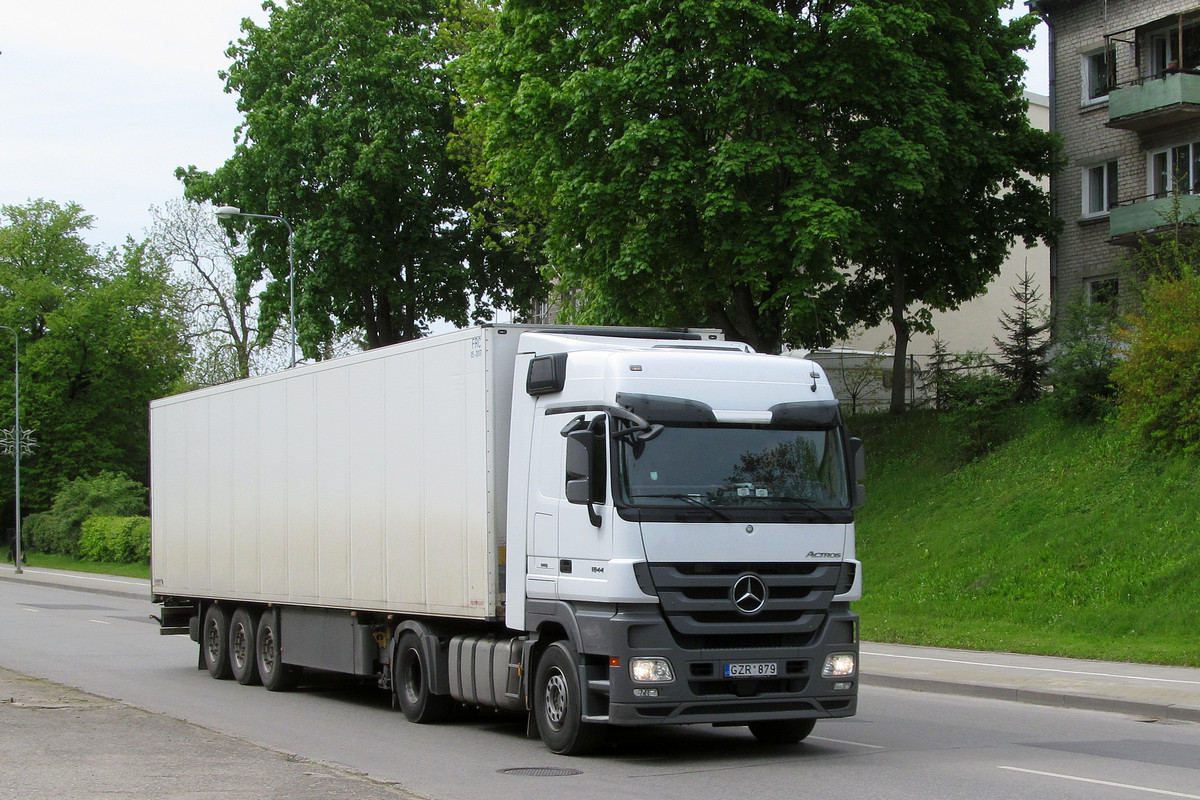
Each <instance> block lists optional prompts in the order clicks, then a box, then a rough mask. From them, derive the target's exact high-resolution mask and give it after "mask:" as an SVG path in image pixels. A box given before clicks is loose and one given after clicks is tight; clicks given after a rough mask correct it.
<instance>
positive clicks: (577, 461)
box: [567, 429, 605, 528]
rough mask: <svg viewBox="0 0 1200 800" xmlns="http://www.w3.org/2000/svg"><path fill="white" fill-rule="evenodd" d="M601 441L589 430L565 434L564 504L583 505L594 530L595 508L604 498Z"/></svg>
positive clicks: (595, 521)
mask: <svg viewBox="0 0 1200 800" xmlns="http://www.w3.org/2000/svg"><path fill="white" fill-rule="evenodd" d="M603 441H604V440H603V438H599V437H597V436H596V434H595V433H593V432H592V431H591V430H590V429H584V430H581V431H572V432H571V433H568V434H567V502H568V503H574V504H576V505H586V506H587V507H588V519H589V520H591V523H592V524H593V525H595V526H596V527H597V528H599V527H600V522H601V520H600V515H599V514H598V513H597V512H596V508H595V504H596V503H603V502H604V498H605V491H604V448H603V447H602V446H601V442H603Z"/></svg>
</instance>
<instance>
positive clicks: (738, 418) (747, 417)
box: [713, 409, 774, 425]
mask: <svg viewBox="0 0 1200 800" xmlns="http://www.w3.org/2000/svg"><path fill="white" fill-rule="evenodd" d="M713 416H714V417H716V418H717V422H724V423H734V424H736V423H741V424H743V425H770V424H771V420H772V418H773V416H774V415H773V414H772V413H771V412H770V411H731V410H725V411H721V410H718V409H713Z"/></svg>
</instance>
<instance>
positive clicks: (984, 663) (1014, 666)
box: [861, 650, 1200, 686]
mask: <svg viewBox="0 0 1200 800" xmlns="http://www.w3.org/2000/svg"><path fill="white" fill-rule="evenodd" d="M861 655H864V656H873V657H876V658H904V659H908V660H910V661H936V662H938V663H941V664H959V665H963V666H968V667H994V668H996V669H1013V670H1025V671H1028V672H1056V673H1058V674H1060V675H1083V676H1086V677H1089V678H1120V679H1122V680H1130V681H1149V682H1152V683H1182V684H1187V685H1189V686H1200V681H1186V680H1181V679H1178V678H1153V677H1148V676H1145V675H1115V674H1112V673H1108V672H1084V671H1081V670H1074V669H1056V668H1054V667H1028V666H1023V665H1020V664H996V663H993V662H990V661H964V660H959V659H954V658H933V657H932V656H909V655H902V654H900V653H872V652H869V651H866V650H864V651H863V652H862V653H861ZM867 671H868V672H869V670H867Z"/></svg>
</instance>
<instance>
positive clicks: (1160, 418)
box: [1113, 270, 1200, 454]
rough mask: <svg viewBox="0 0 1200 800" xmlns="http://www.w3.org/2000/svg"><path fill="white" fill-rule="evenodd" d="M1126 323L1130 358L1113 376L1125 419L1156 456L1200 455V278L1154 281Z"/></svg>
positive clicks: (1185, 275) (1190, 273)
mask: <svg viewBox="0 0 1200 800" xmlns="http://www.w3.org/2000/svg"><path fill="white" fill-rule="evenodd" d="M1126 323H1127V324H1126V326H1125V327H1124V328H1123V329H1122V330H1121V331H1120V332H1119V335H1120V337H1121V339H1122V340H1123V341H1124V342H1125V343H1126V344H1127V345H1128V355H1127V357H1126V358H1125V360H1124V361H1122V362H1121V363H1120V364H1118V365H1117V367H1116V369H1115V370H1114V371H1113V379H1114V381H1115V382H1116V385H1117V389H1118V398H1117V403H1118V411H1119V419H1120V420H1121V422H1122V423H1123V424H1125V425H1126V426H1127V427H1129V428H1130V429H1131V430H1133V431H1135V432H1136V433H1137V434H1138V435H1139V436H1141V438H1142V439H1143V440H1144V441H1145V442H1146V444H1147V445H1148V446H1149V448H1150V449H1151V450H1154V451H1158V452H1161V453H1185V454H1195V453H1198V452H1200V276H1198V275H1197V274H1196V273H1195V272H1193V271H1191V270H1183V271H1182V272H1181V274H1180V275H1178V276H1177V277H1155V278H1151V279H1150V280H1149V282H1148V284H1147V287H1146V294H1145V298H1144V301H1143V305H1142V311H1141V313H1140V314H1139V315H1136V316H1134V315H1131V316H1129V317H1127V318H1126Z"/></svg>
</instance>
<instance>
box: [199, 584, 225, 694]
mask: <svg viewBox="0 0 1200 800" xmlns="http://www.w3.org/2000/svg"><path fill="white" fill-rule="evenodd" d="M200 654H201V655H202V656H203V657H204V666H205V667H206V668H207V669H208V674H209V675H211V676H213V677H214V678H216V679H217V680H222V681H224V680H228V679H229V678H231V677H233V669H232V668H231V667H230V664H229V617H228V616H226V614H225V609H224V608H222V607H221V606H219V605H217V604H216V603H213V604H212V605H210V606H209V607H208V609H207V610H206V611H205V612H204V624H203V626H202V627H201V629H200Z"/></svg>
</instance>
